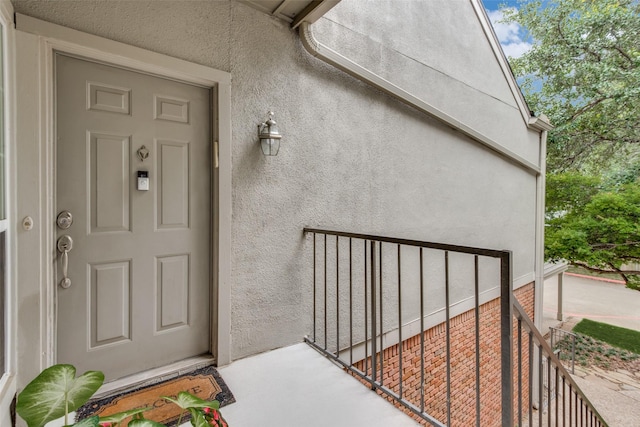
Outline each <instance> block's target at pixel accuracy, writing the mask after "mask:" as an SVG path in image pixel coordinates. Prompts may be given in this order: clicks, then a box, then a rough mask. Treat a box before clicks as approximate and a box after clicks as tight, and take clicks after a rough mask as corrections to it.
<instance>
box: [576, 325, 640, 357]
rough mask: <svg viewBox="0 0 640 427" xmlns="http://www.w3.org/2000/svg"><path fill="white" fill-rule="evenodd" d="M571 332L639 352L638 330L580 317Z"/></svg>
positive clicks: (639, 338) (639, 335)
mask: <svg viewBox="0 0 640 427" xmlns="http://www.w3.org/2000/svg"><path fill="white" fill-rule="evenodd" d="M573 332H578V333H580V334H583V335H588V336H590V337H592V338H595V339H597V340H600V341H604V342H606V343H607V344H610V345H612V346H614V347H618V348H623V349H625V350H629V351H632V352H634V353H636V354H640V332H638V331H634V330H632V329H627V328H621V327H619V326H613V325H608V324H606V323H601V322H595V321H593V320H589V319H582V320H581V321H580V323H578V324H577V325H576V326H575V327H574V328H573Z"/></svg>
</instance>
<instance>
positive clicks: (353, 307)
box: [304, 228, 606, 427]
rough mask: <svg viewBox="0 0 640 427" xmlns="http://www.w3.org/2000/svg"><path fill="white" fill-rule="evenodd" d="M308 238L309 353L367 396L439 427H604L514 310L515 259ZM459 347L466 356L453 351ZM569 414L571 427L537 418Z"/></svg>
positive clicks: (360, 239)
mask: <svg viewBox="0 0 640 427" xmlns="http://www.w3.org/2000/svg"><path fill="white" fill-rule="evenodd" d="M304 232H305V233H306V234H308V235H311V237H312V240H313V261H312V262H313V331H312V333H311V334H309V335H308V336H307V337H305V341H306V342H307V343H308V344H309V345H310V346H312V347H313V348H315V349H316V350H317V351H319V352H320V353H322V354H324V355H325V356H326V357H328V358H330V359H332V360H333V361H334V362H336V363H337V364H338V365H340V366H342V367H343V368H344V369H345V370H347V371H348V372H350V373H351V374H352V375H354V376H355V377H356V378H359V379H360V380H361V381H362V382H363V383H366V384H367V385H368V386H370V387H371V389H373V390H375V391H377V392H378V393H379V394H382V395H384V396H386V397H387V398H389V399H391V400H392V401H394V402H396V404H397V405H398V406H400V407H403V408H405V409H406V410H407V411H408V412H410V413H412V414H414V415H415V416H416V417H419V418H420V419H422V420H424V421H426V422H427V423H428V424H430V425H433V426H450V425H465V426H466V425H469V426H470V425H476V426H477V427H480V426H483V427H484V426H489V425H496V426H497V425H500V426H514V425H518V426H524V425H540V426H542V425H579V426H581V427H582V426H585V427H586V426H606V424H605V423H604V421H602V418H601V417H600V416H599V415H598V413H597V412H596V411H595V409H593V406H592V405H591V404H590V403H589V402H588V400H587V399H586V398H585V397H584V395H583V394H582V392H580V391H579V389H578V387H577V386H576V384H575V383H574V382H573V380H571V378H570V376H568V374H567V373H566V371H565V370H564V368H562V365H561V364H560V363H559V362H558V361H557V358H556V357H555V355H553V352H552V351H551V350H550V349H549V347H548V345H546V342H544V340H541V341H540V340H539V339H540V338H541V336H540V334H539V332H538V331H537V330H536V329H535V327H533V326H532V324H531V322H530V321H529V318H528V317H527V316H526V313H525V312H524V310H523V309H522V307H521V306H520V305H519V304H518V303H517V302H516V301H515V299H514V297H513V292H512V282H513V280H512V269H511V252H509V251H497V250H490V249H483V248H473V247H467V246H457V245H448V244H441V243H431V242H423V241H416V240H408V239H396V238H389V237H383V236H373V235H364V234H356V233H345V232H337V231H331V230H321V229H313V228H305V229H304ZM492 295H495V296H493V300H496V298H499V301H498V302H497V304H494V305H492V306H491V307H492V308H491V307H488V306H487V305H486V304H484V303H486V301H487V300H488V298H489V297H491V296H492ZM491 316H493V317H491ZM460 318H464V319H466V320H465V321H464V322H460V321H459V319H460ZM514 320H515V321H516V324H514ZM434 322H435V323H434ZM498 325H499V326H498ZM435 330H438V331H440V332H442V335H443V337H442V336H439V337H436V338H434V336H433V335H429V333H432V332H433V331H435ZM462 335H464V336H465V337H466V338H464V339H465V343H466V344H469V347H470V348H463V349H460V348H459V346H458V345H457V344H458V341H457V340H459V339H460V338H457V337H459V336H462ZM514 338H515V340H514ZM523 340H524V343H523ZM489 342H490V344H491V345H489V344H488V343H489ZM514 346H515V350H516V351H515V352H514ZM545 346H546V347H545ZM534 347H535V348H536V349H538V350H537V351H538V353H535V355H534ZM529 361H533V363H529ZM536 364H537V365H536ZM545 366H546V367H547V368H545ZM523 372H525V373H526V375H524V376H523ZM509 373H511V374H509ZM534 374H535V375H536V377H535V378H537V379H536V380H531V379H532V378H534ZM545 378H546V382H545ZM556 378H558V380H556ZM558 381H561V382H560V383H558ZM552 383H553V384H552ZM558 385H559V386H558ZM534 395H535V396H534ZM496 396H497V397H496ZM545 396H546V400H545ZM559 396H560V397H564V396H567V397H568V399H567V404H566V405H568V406H566V408H565V405H563V406H560V407H558V405H557V402H558V401H559ZM571 399H573V400H571ZM496 401H497V403H496ZM492 405H493V406H492ZM534 406H535V407H537V408H538V410H537V411H534V410H533V408H534ZM469 407H471V408H472V409H469ZM524 407H527V408H526V409H523V408H524ZM556 408H558V409H556ZM578 408H579V409H578ZM562 410H565V412H564V414H569V415H568V418H566V419H567V420H568V421H569V424H562V422H563V421H564V420H565V418H564V417H558V416H556V417H555V418H553V417H551V416H548V417H544V419H543V417H541V416H540V417H537V416H538V415H540V414H543V413H549V414H550V413H551V412H549V411H555V412H558V411H560V412H558V413H563V412H562ZM545 411H547V412H545ZM555 412H554V413H555ZM570 414H573V415H570ZM578 415H580V416H582V417H583V418H584V420H590V421H588V422H591V424H589V423H585V424H582V423H580V422H581V421H579V422H576V421H578V420H582V419H583V418H577V416H578ZM536 417H537V418H536ZM552 419H553V420H556V421H559V422H560V424H557V423H556V424H551V421H552ZM534 420H535V421H536V424H531V423H532V422H533V421H534ZM547 421H548V423H547Z"/></svg>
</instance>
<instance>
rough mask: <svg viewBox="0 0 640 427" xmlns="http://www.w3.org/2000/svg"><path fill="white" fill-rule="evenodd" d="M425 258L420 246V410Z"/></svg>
mask: <svg viewBox="0 0 640 427" xmlns="http://www.w3.org/2000/svg"><path fill="white" fill-rule="evenodd" d="M424 351H425V348H424V260H423V257H422V248H420V411H421V412H424Z"/></svg>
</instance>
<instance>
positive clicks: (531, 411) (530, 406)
mask: <svg viewBox="0 0 640 427" xmlns="http://www.w3.org/2000/svg"><path fill="white" fill-rule="evenodd" d="M528 406H529V423H531V422H533V332H531V331H529V405H528Z"/></svg>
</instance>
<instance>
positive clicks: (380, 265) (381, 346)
mask: <svg viewBox="0 0 640 427" xmlns="http://www.w3.org/2000/svg"><path fill="white" fill-rule="evenodd" d="M378 257H379V258H380V261H379V262H378V270H379V271H380V385H384V343H383V342H382V336H383V335H384V322H383V321H382V300H383V299H384V298H383V297H382V242H380V244H379V245H378Z"/></svg>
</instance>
